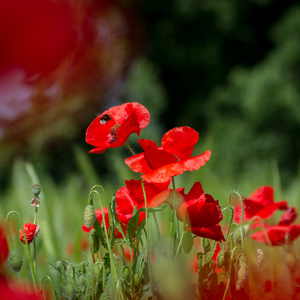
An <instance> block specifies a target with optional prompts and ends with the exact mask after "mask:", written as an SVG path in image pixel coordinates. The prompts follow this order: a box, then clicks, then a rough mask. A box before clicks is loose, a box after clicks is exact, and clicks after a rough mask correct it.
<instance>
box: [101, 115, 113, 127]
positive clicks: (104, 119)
mask: <svg viewBox="0 0 300 300" xmlns="http://www.w3.org/2000/svg"><path fill="white" fill-rule="evenodd" d="M109 120H111V117H110V115H109V114H106V115H104V116H102V117H101V119H100V124H101V125H104V124H106V122H107V121H109Z"/></svg>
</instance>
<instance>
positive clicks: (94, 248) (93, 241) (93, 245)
mask: <svg viewBox="0 0 300 300" xmlns="http://www.w3.org/2000/svg"><path fill="white" fill-rule="evenodd" d="M89 245H90V250H91V252H92V253H97V252H98V251H99V238H98V235H97V233H96V230H95V229H91V231H90V233H89Z"/></svg>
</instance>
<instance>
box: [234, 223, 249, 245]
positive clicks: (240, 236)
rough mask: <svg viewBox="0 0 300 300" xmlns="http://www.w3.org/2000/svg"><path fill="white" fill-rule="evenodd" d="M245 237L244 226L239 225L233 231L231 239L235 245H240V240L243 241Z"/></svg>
mask: <svg viewBox="0 0 300 300" xmlns="http://www.w3.org/2000/svg"><path fill="white" fill-rule="evenodd" d="M245 238H246V230H245V228H244V227H242V226H240V227H238V228H237V229H236V230H235V231H234V232H233V239H234V242H235V243H236V244H237V245H239V246H241V245H242V241H243V242H244V240H245Z"/></svg>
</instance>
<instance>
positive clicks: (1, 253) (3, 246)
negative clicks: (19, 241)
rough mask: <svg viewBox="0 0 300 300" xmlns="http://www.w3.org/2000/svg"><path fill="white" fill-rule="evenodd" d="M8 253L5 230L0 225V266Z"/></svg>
mask: <svg viewBox="0 0 300 300" xmlns="http://www.w3.org/2000/svg"><path fill="white" fill-rule="evenodd" d="M8 255H9V249H8V244H7V239H6V234H5V230H4V229H3V228H2V226H0V268H1V265H2V263H4V262H5V261H6V260H7V258H8Z"/></svg>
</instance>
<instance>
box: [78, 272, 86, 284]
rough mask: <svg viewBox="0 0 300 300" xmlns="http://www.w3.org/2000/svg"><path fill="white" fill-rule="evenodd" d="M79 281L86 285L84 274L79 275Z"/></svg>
mask: <svg viewBox="0 0 300 300" xmlns="http://www.w3.org/2000/svg"><path fill="white" fill-rule="evenodd" d="M78 281H79V283H80V284H81V285H83V286H85V285H86V277H85V276H84V275H83V274H81V275H79V278H78Z"/></svg>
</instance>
